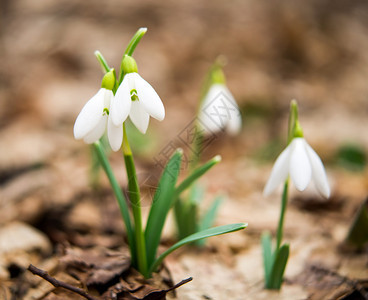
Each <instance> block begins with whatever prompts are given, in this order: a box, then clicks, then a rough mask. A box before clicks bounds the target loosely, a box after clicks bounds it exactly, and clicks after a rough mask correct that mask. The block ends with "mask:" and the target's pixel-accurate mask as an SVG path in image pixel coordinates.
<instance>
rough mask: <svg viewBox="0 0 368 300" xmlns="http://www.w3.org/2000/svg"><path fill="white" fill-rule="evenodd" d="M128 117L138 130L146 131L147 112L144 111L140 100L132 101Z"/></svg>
mask: <svg viewBox="0 0 368 300" xmlns="http://www.w3.org/2000/svg"><path fill="white" fill-rule="evenodd" d="M129 118H130V119H131V120H132V122H133V124H134V125H135V127H137V128H138V130H139V131H140V132H142V133H146V131H147V128H148V123H149V114H148V113H146V112H145V110H144V108H143V107H142V105H141V104H140V101H132V107H131V109H130V114H129Z"/></svg>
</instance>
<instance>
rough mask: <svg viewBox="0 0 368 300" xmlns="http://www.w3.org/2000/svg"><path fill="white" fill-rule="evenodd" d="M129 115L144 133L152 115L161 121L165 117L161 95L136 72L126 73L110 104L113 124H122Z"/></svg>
mask: <svg viewBox="0 0 368 300" xmlns="http://www.w3.org/2000/svg"><path fill="white" fill-rule="evenodd" d="M128 116H129V118H130V120H131V121H132V122H133V124H134V125H135V126H136V127H137V128H138V130H139V131H141V132H142V133H146V131H147V128H148V124H149V117H150V116H152V117H153V118H155V119H157V120H159V121H162V120H163V119H164V118H165V108H164V105H163V104H162V101H161V99H160V97H159V96H158V95H157V93H156V91H155V90H154V89H153V87H152V86H151V85H150V84H149V83H148V82H147V81H145V80H144V79H143V78H142V77H141V76H140V75H139V74H138V73H136V72H132V73H128V74H126V75H125V77H124V79H123V82H122V83H121V85H120V86H119V88H118V90H117V92H116V95H115V98H114V99H113V101H112V102H111V106H110V118H111V120H112V124H111V125H114V126H116V127H117V126H121V125H122V124H123V123H124V121H125V120H126V118H127V117H128ZM113 150H114V148H113ZM115 151H116V150H115Z"/></svg>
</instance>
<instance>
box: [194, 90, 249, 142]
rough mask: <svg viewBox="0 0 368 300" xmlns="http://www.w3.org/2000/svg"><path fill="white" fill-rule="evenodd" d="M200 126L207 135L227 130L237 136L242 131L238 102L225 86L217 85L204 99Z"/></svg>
mask: <svg viewBox="0 0 368 300" xmlns="http://www.w3.org/2000/svg"><path fill="white" fill-rule="evenodd" d="M198 118H199V121H200V122H199V124H200V126H201V128H202V129H203V130H204V132H205V133H206V134H209V133H216V132H219V131H221V130H224V129H225V130H226V131H227V132H228V133H229V134H232V135H235V134H237V133H239V131H240V129H241V123H242V120H241V114H240V110H239V107H238V105H237V104H236V101H235V99H234V97H233V95H232V94H231V92H230V91H229V89H228V88H227V87H226V85H225V84H222V83H215V84H212V85H211V87H210V88H209V90H208V92H207V94H206V96H205V97H204V99H203V101H202V104H201V107H200V110H199V114H198Z"/></svg>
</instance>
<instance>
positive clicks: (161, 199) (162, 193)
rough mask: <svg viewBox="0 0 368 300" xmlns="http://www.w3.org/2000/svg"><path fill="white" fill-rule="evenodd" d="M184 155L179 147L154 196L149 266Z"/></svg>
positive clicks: (148, 230) (147, 236)
mask: <svg viewBox="0 0 368 300" xmlns="http://www.w3.org/2000/svg"><path fill="white" fill-rule="evenodd" d="M182 156H183V151H182V150H181V149H179V150H177V151H176V152H175V153H174V155H173V156H172V157H171V159H170V160H169V162H168V163H167V165H166V167H165V169H164V172H163V174H162V176H161V179H160V182H159V184H158V188H157V190H156V193H155V195H154V197H153V204H152V206H151V210H150V212H149V216H148V220H147V225H146V230H145V239H146V248H147V262H148V266H150V265H151V264H152V263H153V261H154V259H155V257H156V252H157V248H158V245H159V243H160V238H161V232H162V229H163V227H164V224H165V220H166V217H167V214H168V212H169V210H170V208H171V207H172V204H173V200H174V197H173V194H174V190H175V185H176V181H177V179H178V175H179V171H180V166H181V159H182Z"/></svg>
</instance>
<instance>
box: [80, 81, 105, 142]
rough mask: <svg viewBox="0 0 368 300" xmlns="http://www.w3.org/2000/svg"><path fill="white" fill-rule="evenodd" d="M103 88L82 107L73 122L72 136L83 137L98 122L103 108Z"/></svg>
mask: <svg viewBox="0 0 368 300" xmlns="http://www.w3.org/2000/svg"><path fill="white" fill-rule="evenodd" d="M104 95H105V89H103V88H101V89H100V90H99V91H98V92H97V93H96V94H95V95H94V96H93V97H92V98H91V99H90V100H88V101H87V103H86V104H85V105H84V107H83V108H82V110H81V112H80V113H79V115H78V117H77V119H76V121H75V124H74V137H75V138H76V139H77V140H78V139H82V138H84V137H85V136H86V135H87V134H88V133H90V132H91V131H92V130H93V129H94V128H95V127H96V126H97V124H98V123H99V122H100V120H101V118H102V114H103V109H104Z"/></svg>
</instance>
